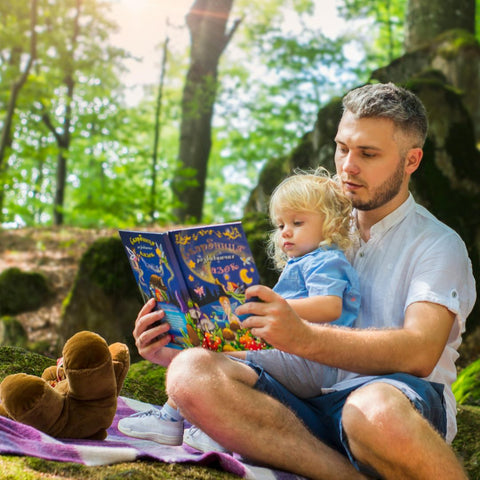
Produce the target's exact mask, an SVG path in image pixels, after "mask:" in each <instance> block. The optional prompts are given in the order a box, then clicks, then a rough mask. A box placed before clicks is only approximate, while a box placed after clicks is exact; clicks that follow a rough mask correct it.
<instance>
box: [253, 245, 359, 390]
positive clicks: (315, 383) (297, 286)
mask: <svg viewBox="0 0 480 480" xmlns="http://www.w3.org/2000/svg"><path fill="white" fill-rule="evenodd" d="M273 290H274V291H275V292H276V293H278V294H279V295H281V296H282V297H283V298H285V299H294V298H296V299H298V298H306V297H311V296H316V295H334V296H338V297H341V298H342V315H341V316H340V317H339V318H338V319H337V320H335V321H333V322H330V324H334V325H340V326H346V327H351V326H352V325H353V322H354V321H355V319H356V318H357V316H358V312H359V309H360V284H359V279H358V275H357V272H356V271H355V269H354V268H353V267H352V265H351V264H350V262H349V261H348V260H347V258H346V256H345V254H344V253H343V251H342V250H340V249H339V248H337V247H336V246H334V245H333V246H323V247H319V248H317V249H316V250H314V251H313V252H310V253H307V254H305V255H303V256H301V257H295V258H290V259H289V260H288V262H287V264H286V266H285V268H284V269H283V271H282V273H281V275H280V277H279V279H278V282H277V284H276V285H275V287H274V288H273ZM247 360H249V361H251V362H254V363H256V364H257V365H259V366H261V367H263V368H264V369H265V370H266V371H268V373H269V374H270V375H271V376H272V377H274V378H275V379H276V380H278V381H279V382H280V383H282V384H283V385H284V386H285V387H287V388H288V389H289V390H290V391H291V392H292V393H294V394H295V395H297V396H299V397H301V398H309V397H314V396H317V395H320V394H321V393H322V388H325V387H328V386H331V385H333V384H334V383H336V380H337V371H338V370H337V369H336V368H331V367H327V366H325V365H322V364H319V363H317V362H313V361H310V360H306V359H304V358H301V357H297V356H296V355H292V354H289V353H285V352H282V351H280V350H260V351H249V352H247Z"/></svg>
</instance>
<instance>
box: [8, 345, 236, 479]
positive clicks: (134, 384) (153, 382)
mask: <svg viewBox="0 0 480 480" xmlns="http://www.w3.org/2000/svg"><path fill="white" fill-rule="evenodd" d="M54 364H55V360H53V359H51V358H47V357H45V356H43V355H39V354H36V353H32V352H28V351H26V350H24V349H22V348H18V347H0V381H1V380H3V378H5V376H7V375H10V374H12V373H18V372H24V373H28V374H31V375H40V374H41V373H42V372H43V370H44V369H45V368H46V367H48V366H50V365H54ZM164 383H165V369H164V368H163V367H160V366H158V365H152V364H151V363H149V362H146V361H142V362H137V363H134V364H132V366H131V368H130V370H129V372H128V376H127V378H126V379H125V383H124V388H123V389H122V392H121V395H123V396H127V397H130V398H136V399H137V400H141V401H144V402H149V403H156V404H162V403H163V402H164V401H165V400H166V395H165V390H164ZM0 472H1V473H0V478H1V479H2V480H6V479H8V480H33V479H39V478H42V479H63V480H67V479H68V480H70V479H81V480H121V479H128V480H153V479H175V480H176V479H195V480H216V479H222V480H228V479H234V478H238V477H237V476H236V475H232V474H229V473H226V472H224V471H222V470H217V469H215V468H209V467H202V466H198V465H192V464H183V463H182V464H168V463H162V462H150V461H137V462H128V463H118V464H115V465H107V466H95V467H86V466H84V465H79V464H76V463H64V462H52V461H47V460H43V459H39V458H34V457H18V456H12V455H1V456H0Z"/></svg>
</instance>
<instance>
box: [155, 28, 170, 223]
mask: <svg viewBox="0 0 480 480" xmlns="http://www.w3.org/2000/svg"><path fill="white" fill-rule="evenodd" d="M168 42H169V38H168V36H167V37H166V38H165V43H164V45H163V57H162V67H161V71H160V82H159V84H158V94H157V104H156V107H155V130H154V136H153V153H152V179H151V180H152V187H151V189H150V221H151V222H152V223H154V222H155V218H156V214H157V203H156V197H157V164H158V160H157V157H158V144H159V142H160V130H161V125H162V121H161V117H162V97H163V84H164V79H165V70H166V68H167V54H168Z"/></svg>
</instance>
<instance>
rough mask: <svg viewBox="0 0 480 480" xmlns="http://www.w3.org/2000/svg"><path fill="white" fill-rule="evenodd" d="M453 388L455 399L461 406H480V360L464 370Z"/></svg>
mask: <svg viewBox="0 0 480 480" xmlns="http://www.w3.org/2000/svg"><path fill="white" fill-rule="evenodd" d="M452 388H453V394H454V395H455V399H456V400H457V403H459V404H460V405H464V404H468V405H477V406H480V360H476V361H475V362H473V363H471V364H470V365H469V366H468V367H466V368H465V369H463V370H462V371H461V372H460V373H459V374H458V377H457V380H456V381H455V382H454V384H453V386H452Z"/></svg>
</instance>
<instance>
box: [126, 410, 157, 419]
mask: <svg viewBox="0 0 480 480" xmlns="http://www.w3.org/2000/svg"><path fill="white" fill-rule="evenodd" d="M130 417H158V418H160V417H161V412H160V410H158V408H151V409H150V410H145V411H144V412H137V413H132V415H130Z"/></svg>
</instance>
